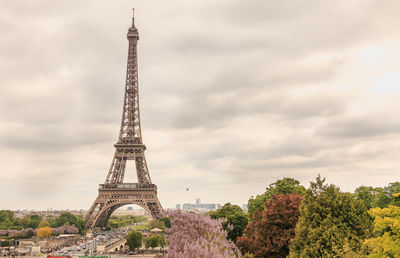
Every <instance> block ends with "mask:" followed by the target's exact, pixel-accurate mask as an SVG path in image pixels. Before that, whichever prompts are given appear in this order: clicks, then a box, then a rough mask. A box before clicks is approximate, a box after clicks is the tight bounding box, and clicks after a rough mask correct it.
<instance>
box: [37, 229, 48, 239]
mask: <svg viewBox="0 0 400 258" xmlns="http://www.w3.org/2000/svg"><path fill="white" fill-rule="evenodd" d="M51 231H52V230H51V228H50V227H44V228H39V230H38V231H37V236H38V237H39V238H45V237H49V236H51Z"/></svg>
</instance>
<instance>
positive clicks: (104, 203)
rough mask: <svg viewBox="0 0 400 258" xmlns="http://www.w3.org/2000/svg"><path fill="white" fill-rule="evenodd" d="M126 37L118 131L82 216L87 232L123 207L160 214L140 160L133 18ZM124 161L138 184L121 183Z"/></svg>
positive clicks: (136, 37)
mask: <svg viewBox="0 0 400 258" xmlns="http://www.w3.org/2000/svg"><path fill="white" fill-rule="evenodd" d="M127 37H128V41H129V50H128V64H127V70H126V84H125V95H124V106H123V112H122V121H121V129H120V132H119V138H118V142H117V143H116V144H115V145H114V147H115V154H114V157H113V159H112V162H111V166H110V169H109V171H108V174H107V177H106V180H105V182H104V184H101V185H100V187H99V194H98V196H97V198H96V200H95V201H94V203H93V205H92V206H91V207H90V209H89V211H88V212H87V214H86V216H85V221H86V226H87V228H88V229H90V230H94V229H95V228H99V227H105V226H106V225H107V221H108V219H109V218H110V216H111V214H112V213H113V212H114V211H115V210H116V209H118V208H119V207H121V206H123V205H126V204H137V205H139V206H141V207H143V208H144V209H145V210H147V211H148V212H149V213H150V214H151V215H152V216H153V218H156V219H157V218H160V217H162V216H163V213H164V212H163V209H162V207H161V204H160V202H159V200H158V198H157V186H156V185H155V184H153V183H152V182H151V178H150V174H149V170H148V168H147V163H146V158H145V156H144V151H145V150H146V146H145V145H144V144H143V141H142V131H141V125H140V110H139V86H138V64H137V41H138V40H139V33H138V30H137V29H136V27H135V20H134V17H133V18H132V26H131V27H130V28H129V29H128V34H127ZM127 160H134V161H135V164H136V174H137V178H138V183H124V176H125V168H126V162H127Z"/></svg>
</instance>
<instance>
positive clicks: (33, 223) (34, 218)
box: [27, 214, 43, 228]
mask: <svg viewBox="0 0 400 258" xmlns="http://www.w3.org/2000/svg"><path fill="white" fill-rule="evenodd" d="M42 220H43V218H42V216H40V215H37V214H33V215H30V221H29V223H28V225H27V227H28V228H38V227H39V224H40V222H42Z"/></svg>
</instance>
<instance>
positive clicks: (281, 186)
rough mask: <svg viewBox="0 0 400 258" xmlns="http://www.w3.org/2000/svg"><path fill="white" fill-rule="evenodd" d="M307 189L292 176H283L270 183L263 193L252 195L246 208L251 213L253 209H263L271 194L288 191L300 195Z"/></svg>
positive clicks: (286, 192)
mask: <svg viewBox="0 0 400 258" xmlns="http://www.w3.org/2000/svg"><path fill="white" fill-rule="evenodd" d="M306 191H307V189H306V188H305V187H304V186H302V185H300V182H299V181H297V180H296V179H293V178H288V177H285V178H283V179H280V180H278V181H276V182H275V183H272V184H270V185H269V186H268V187H267V188H266V191H265V193H263V194H260V195H257V196H256V197H254V196H252V197H250V199H249V202H248V205H247V208H248V210H249V213H250V214H253V213H254V211H256V210H259V211H262V210H264V203H265V202H266V201H268V200H269V199H270V198H271V195H272V194H273V195H279V194H288V193H298V194H300V195H301V196H304V195H305V193H306Z"/></svg>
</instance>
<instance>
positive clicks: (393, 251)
mask: <svg viewBox="0 0 400 258" xmlns="http://www.w3.org/2000/svg"><path fill="white" fill-rule="evenodd" d="M368 214H369V215H370V216H371V217H372V218H373V219H374V233H375V235H376V237H375V238H370V239H367V240H365V242H364V245H365V246H366V248H367V249H368V250H370V257H400V207H398V206H393V205H390V206H389V207H387V208H383V209H381V208H374V209H371V210H369V211H368Z"/></svg>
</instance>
